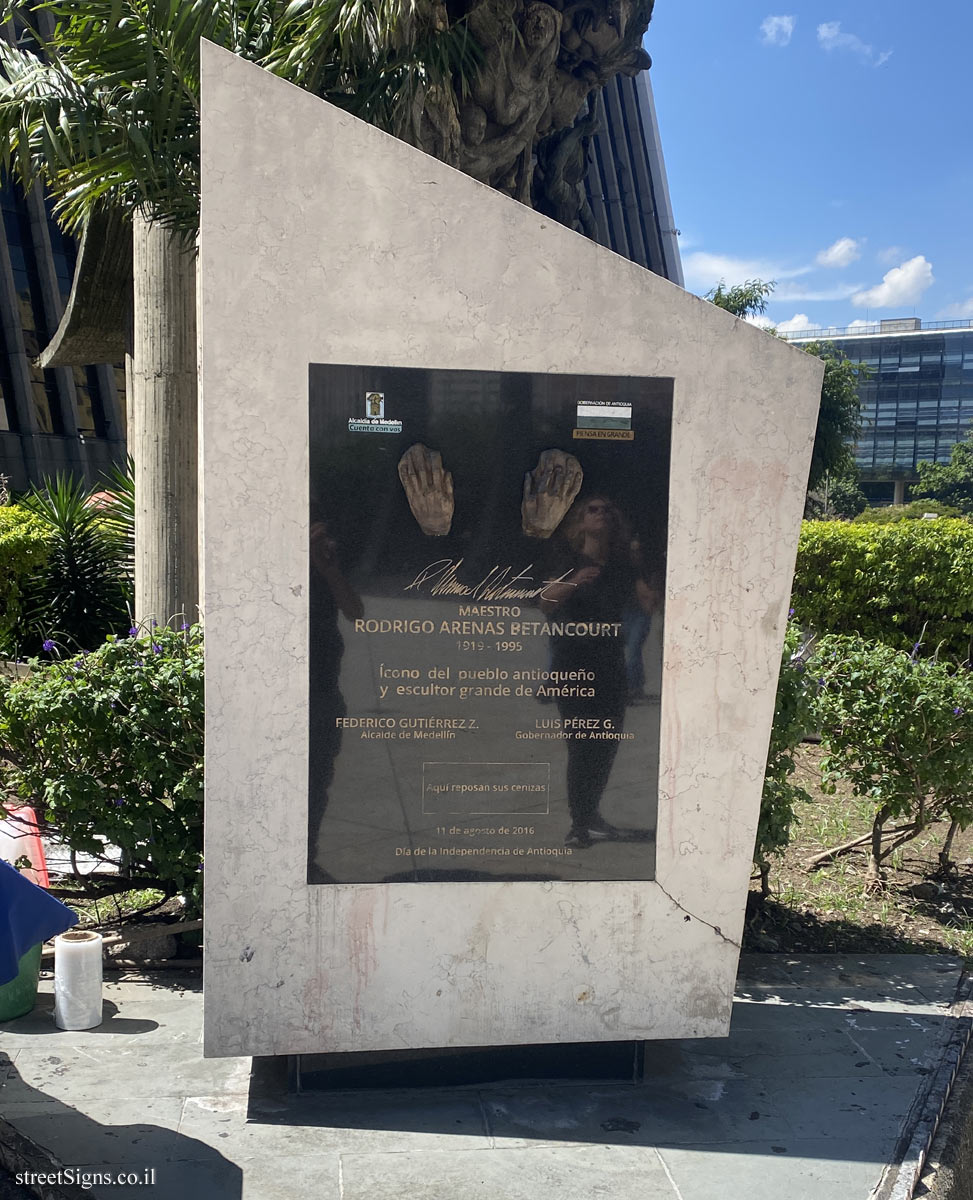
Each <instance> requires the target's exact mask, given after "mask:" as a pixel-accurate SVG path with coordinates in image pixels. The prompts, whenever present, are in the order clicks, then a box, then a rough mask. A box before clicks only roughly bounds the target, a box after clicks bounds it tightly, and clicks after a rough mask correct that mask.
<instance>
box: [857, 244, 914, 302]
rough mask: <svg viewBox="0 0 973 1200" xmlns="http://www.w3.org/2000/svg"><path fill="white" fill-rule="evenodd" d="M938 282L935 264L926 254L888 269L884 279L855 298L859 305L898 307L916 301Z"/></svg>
mask: <svg viewBox="0 0 973 1200" xmlns="http://www.w3.org/2000/svg"><path fill="white" fill-rule="evenodd" d="M933 282H934V279H933V273H932V264H931V263H930V262H927V260H926V258H925V256H924V255H922V254H917V255H916V256H915V258H910V259H909V260H908V262H904V263H902V264H901V265H900V266H898V267H893V268H892V270H891V271H886V273H885V274H884V275H883V276H882V282H881V283H879V284H876V286H875V287H872V288H867V289H866V290H865V291H863V292H856V293H855V294H854V295H853V296H852V298H851V300H852V303H853V304H856V305H857V306H858V307H859V308H896V307H899V306H901V305H905V304H916V303H917V302H918V300H919V297H920V296H921V295H922V293H923V292H924V291H925V290H926V288H928V287H929V286H930V285H931V284H932V283H933Z"/></svg>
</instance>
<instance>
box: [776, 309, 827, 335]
mask: <svg viewBox="0 0 973 1200" xmlns="http://www.w3.org/2000/svg"><path fill="white" fill-rule="evenodd" d="M777 328H778V329H779V330H780V332H781V333H797V332H798V331H799V330H803V329H807V330H810V331H811V332H813V331H814V330H815V329H821V328H822V326H821V325H818V324H816V323H815V322H814V321H812V320H811V318H810V317H809V316H808V315H807V313H795V314H794V315H793V317H791V318H790V319H789V320H787V321H778V322H777Z"/></svg>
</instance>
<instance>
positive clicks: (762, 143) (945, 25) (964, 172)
mask: <svg viewBox="0 0 973 1200" xmlns="http://www.w3.org/2000/svg"><path fill="white" fill-rule="evenodd" d="M645 46H646V49H647V50H648V51H649V53H650V54H651V55H652V59H653V67H652V73H651V79H652V87H653V91H654V94H655V102H656V109H657V113H658V118H659V128H660V132H661V135H662V148H663V153H664V155H665V160H666V170H667V174H668V177H669V190H670V193H671V197H672V207H673V213H674V217H675V223H676V226H677V227H678V228H679V229H680V231H681V236H680V239H679V245H680V251H681V254H682V261H683V267H684V270H685V272H686V286H687V287H688V288H689V289H690V290H691V291H694V292H699V293H702V292H705V291H706V290H707V289H708V288H710V287H712V286H713V284H714V283H715V282H716V281H717V280H718V279H720V278H724V279H726V281H727V282H728V283H737V282H740V281H742V280H743V279H745V278H754V277H757V278H761V279H776V280H777V289H776V291H775V293H774V300H773V302H772V303H771V305H770V307H769V309H768V314H767V315H768V316H769V317H770V318H772V319H773V321H774V323H777V324H779V325H781V326H782V327H783V328H785V329H787V328H797V327H800V328H807V327H813V326H815V325H819V326H829V325H839V326H843V325H850V324H852V323H853V322H855V321H858V322H864V321H866V319H867V320H868V321H869V322H875V321H878V320H881V319H883V318H889V317H900V316H913V315H915V316H919V317H922V318H924V319H925V320H927V321H933V320H956V319H964V318H973V220H971V210H973V203H971V201H973V132H971V120H970V117H971V92H973V88H971V79H973V59H971V52H973V50H971V48H973V0H930V3H929V4H928V5H926V6H925V7H920V6H918V5H916V4H915V3H914V0H910V2H908V3H907V2H906V0H848V2H844V3H816V2H812V0H808V2H806V3H803V2H799V3H787V2H786V0H785V3H783V4H780V5H778V4H777V3H776V0H771V2H770V3H768V2H766V0H765V2H763V3H755V2H752V0H656V6H655V14H654V15H653V18H652V23H651V24H650V26H649V31H648V33H647V35H646V38H645Z"/></svg>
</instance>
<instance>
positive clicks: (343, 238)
mask: <svg viewBox="0 0 973 1200" xmlns="http://www.w3.org/2000/svg"><path fill="white" fill-rule="evenodd" d="M202 70H203V81H202V88H203V113H202V174H203V182H202V197H203V198H202V228H201V250H200V267H201V270H200V316H201V347H202V366H201V373H202V374H201V378H202V397H203V399H202V410H203V411H202V436H203V486H204V522H205V578H206V616H207V649H206V653H207V662H206V672H207V750H206V754H207V760H206V773H207V796H206V804H207V831H206V832H207V845H206V921H207V925H206V942H205V944H206V978H205V985H206V998H205V1049H206V1053H207V1054H208V1055H213V1056H220V1055H239V1054H283V1053H305V1052H306V1053H311V1052H316V1051H331V1050H377V1049H385V1048H405V1047H424V1046H461V1045H491V1044H498V1043H530V1042H541V1041H588V1040H612V1039H624V1038H674V1037H712V1036H719V1035H722V1034H724V1033H725V1032H726V1030H727V1027H728V1022H729V1016H730V1004H731V997H732V993H733V980H734V974H735V971H736V966H737V959H738V956H739V939H740V933H741V928H742V921H743V913H744V901H745V895H746V890H747V882H748V877H749V871H750V857H751V850H752V846H753V838H754V830H755V826H756V819H757V811H758V802H759V795H760V786H761V776H762V769H763V764H764V760H765V757H766V749H767V741H768V736H769V730H770V723H771V717H772V710H773V702H774V691H775V680H776V675H777V670H778V662H779V654H780V645H781V638H782V633H783V626H784V621H785V618H786V610H787V603H788V596H789V591H790V581H791V574H792V571H793V565H794V557H795V553H796V545H797V535H798V530H799V525H800V517H801V509H802V504H803V497H804V486H805V480H806V477H807V468H808V462H809V455H810V449H811V444H812V439H813V432H814V424H815V417H816V412H817V404H818V397H819V394H820V381H821V373H822V365H821V363H820V362H819V361H817V360H814V359H811V358H809V357H808V356H807V355H805V354H804V353H803V352H801V351H799V350H797V349H795V348H794V347H791V346H788V345H786V344H784V343H782V342H780V341H777V340H776V339H774V338H772V337H770V336H768V335H767V334H766V333H764V332H762V331H761V330H758V329H756V328H754V327H752V326H749V325H747V324H745V323H744V322H741V321H738V320H736V319H735V318H733V317H731V316H729V315H728V314H727V313H724V312H722V311H720V310H719V309H716V308H714V307H713V306H712V305H710V304H708V303H706V302H704V301H702V300H700V299H698V298H696V297H694V296H692V295H690V294H688V293H686V292H684V291H682V290H681V289H680V288H678V287H676V286H675V285H673V284H670V283H668V282H667V281H665V280H663V279H660V278H659V277H657V276H655V275H653V274H651V273H650V272H648V271H645V270H643V269H642V268H640V267H637V266H635V265H634V264H632V263H629V262H627V261H626V260H624V259H622V258H619V257H618V256H616V255H614V254H612V253H610V252H609V251H606V250H604V249H603V248H601V247H600V246H597V245H595V244H594V243H593V242H590V241H588V240H587V239H585V238H583V237H581V236H580V235H577V234H575V233H572V232H570V231H568V230H565V229H564V228H562V227H560V226H558V225H556V224H554V223H553V222H551V221H550V220H548V219H547V218H545V217H543V216H540V215H538V214H537V213H534V212H532V211H530V210H528V209H526V208H524V207H523V206H521V205H519V204H517V203H515V202H514V201H511V200H509V199H507V198H505V197H503V196H500V195H499V194H497V193H495V192H492V191H491V190H489V189H488V188H486V187H484V186H482V185H480V184H478V183H475V182H473V181H472V180H470V179H468V178H466V177H465V176H463V175H462V174H460V173H458V172H456V171H454V170H452V169H451V168H449V167H446V166H444V165H443V164H441V163H439V162H437V161H435V160H434V159H431V158H429V157H427V156H425V155H423V154H421V153H420V152H418V151H416V150H414V149H412V148H410V147H408V146H406V145H404V144H402V143H400V142H398V141H396V140H394V139H393V138H391V137H389V136H388V135H386V134H384V133H382V132H380V131H379V130H376V129H374V128H371V127H370V126H367V125H364V124H362V123H361V122H360V121H357V120H356V119H354V118H353V117H350V116H348V115H347V114H345V113H343V112H341V111H340V110H338V109H336V108H333V107H331V106H329V105H327V104H326V103H324V102H322V101H320V100H318V99H316V98H314V97H313V96H310V95H308V94H307V93H304V92H302V91H300V90H299V89H297V88H294V87H292V86H290V85H288V84H286V83H283V82H282V81H280V80H279V79H276V78H274V77H273V76H270V75H268V74H265V73H264V72H262V71H261V70H259V69H258V68H256V67H254V66H252V65H250V64H247V63H244V62H242V61H240V60H238V59H236V58H235V57H233V56H232V55H230V54H228V53H226V52H225V51H222V50H219V49H217V48H215V47H212V46H209V45H205V46H204V47H203V63H202ZM312 362H315V363H356V362H361V363H372V364H385V365H389V366H405V367H410V366H425V367H435V368H444V369H450V368H452V369H456V368H459V369H469V370H484V371H512V370H516V371H534V372H553V373H578V374H603V375H612V374H615V375H635V376H649V377H663V378H672V379H673V380H674V393H673V404H674V410H673V444H672V462H671V487H670V509H669V534H668V568H667V595H666V619H665V632H664V671H663V686H662V713H661V723H662V734H661V751H660V754H661V771H660V792H659V826H658V847H657V867H656V879H655V880H654V881H641V882H625V881H613V882H582V883H575V882H560V883H531V882H497V883H477V884H473V885H464V884H462V883H423V884H369V885H343V886H313V887H309V886H307V884H306V882H305V860H306V838H307V832H306V792H307V783H306V779H307V724H306V696H307V649H306V647H307V640H308V607H307V586H308V555H307V538H308V528H307V512H308V447H307V403H308V399H307V397H308V366H309V364H310V363H312Z"/></svg>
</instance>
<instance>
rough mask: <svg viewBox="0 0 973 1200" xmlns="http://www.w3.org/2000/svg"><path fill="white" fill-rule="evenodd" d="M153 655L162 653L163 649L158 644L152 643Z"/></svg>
mask: <svg viewBox="0 0 973 1200" xmlns="http://www.w3.org/2000/svg"><path fill="white" fill-rule="evenodd" d="M152 653H153V654H161V653H162V647H161V646H160V645H159V644H158V643H157V642H153V643H152Z"/></svg>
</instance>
